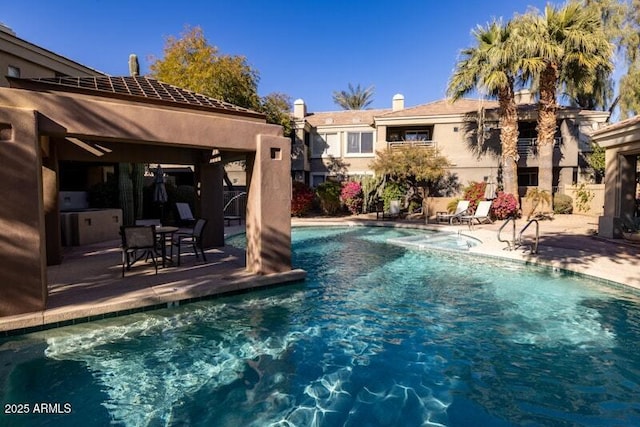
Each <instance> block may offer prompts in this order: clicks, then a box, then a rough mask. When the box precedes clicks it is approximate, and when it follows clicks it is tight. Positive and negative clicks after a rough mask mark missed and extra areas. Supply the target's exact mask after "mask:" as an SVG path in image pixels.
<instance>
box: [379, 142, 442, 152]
mask: <svg viewBox="0 0 640 427" xmlns="http://www.w3.org/2000/svg"><path fill="white" fill-rule="evenodd" d="M387 146H388V147H389V149H392V150H393V149H394V148H402V147H421V148H436V142H435V141H433V140H425V141H387Z"/></svg>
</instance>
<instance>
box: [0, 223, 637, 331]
mask: <svg viewBox="0 0 640 427" xmlns="http://www.w3.org/2000/svg"><path fill="white" fill-rule="evenodd" d="M597 221H598V218H597V217H592V216H585V215H556V216H555V217H554V218H553V219H550V220H544V221H540V222H539V225H540V244H539V247H538V254H530V253H529V250H528V247H521V248H518V249H516V250H511V251H510V250H506V249H505V248H506V247H507V245H506V244H505V243H501V242H499V241H498V240H497V230H498V228H499V227H500V226H501V225H502V224H503V221H498V222H496V223H493V224H482V225H477V226H475V227H473V229H472V230H470V229H469V227H468V226H467V225H453V226H450V225H448V224H425V223H424V220H396V221H388V220H385V221H382V220H379V221H378V220H376V218H375V215H373V216H371V215H358V216H351V217H342V218H321V217H315V218H302V219H299V218H293V219H292V225H293V226H304V225H320V226H322V225H325V226H326V225H370V226H385V227H409V228H426V229H437V230H443V231H451V232H455V233H458V232H459V233H460V234H464V235H466V236H470V237H473V238H475V239H478V240H479V241H480V242H481V243H480V244H479V245H478V246H475V247H473V248H471V250H470V252H472V253H476V254H479V255H483V256H491V257H498V258H505V259H511V260H514V261H521V262H528V263H533V264H542V265H548V266H553V267H557V268H561V269H564V270H569V271H574V272H577V273H581V274H586V275H589V276H593V277H596V278H599V279H603V280H607V281H611V282H616V283H619V284H622V285H626V286H629V287H630V288H633V289H635V290H638V291H640V244H633V243H630V242H626V241H623V240H605V239H601V238H598V237H597V236H595V232H596V230H597ZM524 224H526V221H524V220H518V222H517V231H516V232H519V229H520V228H521V227H523V226H524ZM243 231H244V226H232V227H227V228H225V233H226V234H227V235H233V234H236V233H239V232H243ZM509 233H510V226H508V229H505V232H503V234H504V235H507V234H509ZM530 236H531V233H529V232H527V233H526V234H525V237H527V238H528V237H530ZM207 261H208V262H207V263H206V264H205V263H203V262H202V261H196V260H195V258H194V257H193V256H190V257H187V258H186V259H185V262H184V264H183V265H182V266H181V267H175V266H170V267H168V268H164V269H159V270H158V274H157V275H156V274H154V271H153V267H152V266H146V267H145V266H140V267H138V266H134V268H133V270H132V271H131V272H128V273H127V276H126V277H125V278H124V279H122V278H121V276H120V275H121V264H120V250H119V249H118V242H106V243H103V244H96V245H89V246H83V247H75V248H68V250H67V252H66V254H65V260H64V262H63V263H62V264H61V265H59V266H52V267H49V269H48V276H49V299H48V302H47V309H46V310H44V311H40V312H36V313H28V314H23V315H18V316H7V317H3V318H0V334H2V333H4V334H9V333H11V334H15V333H22V332H27V331H29V330H33V329H34V328H35V329H37V328H42V327H55V326H64V325H67V324H72V323H75V322H85V321H90V320H97V319H100V318H102V317H109V316H114V315H118V314H127V313H130V312H134V311H140V310H145V309H152V308H158V307H162V306H165V307H166V306H168V305H171V304H173V303H174V302H175V301H184V300H195V299H198V298H205V297H209V296H214V295H220V294H224V293H229V292H243V291H249V290H251V289H256V288H261V287H266V286H273V285H278V284H285V283H293V282H299V281H301V280H303V279H304V277H305V272H304V271H303V270H292V271H290V272H287V273H282V274H276V275H267V276H256V275H252V274H250V273H248V272H246V270H245V264H244V263H245V261H244V251H242V250H239V249H236V248H232V247H228V246H225V247H224V248H217V249H211V250H209V251H207Z"/></svg>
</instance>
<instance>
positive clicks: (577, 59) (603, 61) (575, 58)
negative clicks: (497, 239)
mask: <svg viewBox="0 0 640 427" xmlns="http://www.w3.org/2000/svg"><path fill="white" fill-rule="evenodd" d="M521 20H522V22H521V25H522V26H523V28H524V31H525V32H526V34H527V37H525V40H527V41H528V44H527V56H528V57H529V58H530V65H531V67H529V68H528V69H527V70H526V72H525V73H526V74H527V75H528V77H531V78H532V79H533V81H534V83H535V87H537V88H538V91H539V99H540V100H539V104H538V126H537V130H538V162H539V163H538V165H539V166H538V187H539V189H540V190H541V191H548V192H549V193H551V192H552V186H553V146H554V141H555V134H556V122H557V111H558V102H557V95H558V94H559V91H560V89H562V88H563V87H566V86H567V83H568V82H569V81H570V82H571V83H570V86H571V87H577V88H582V89H584V88H588V85H590V84H591V85H592V84H593V82H594V76H596V75H597V73H602V72H603V70H607V69H609V68H610V67H611V54H612V46H611V44H610V43H609V42H608V40H607V37H606V35H605V33H604V31H603V27H602V21H601V19H600V16H599V15H598V14H597V12H596V10H595V9H594V8H590V7H584V5H582V4H581V3H579V2H577V1H574V2H571V3H568V4H567V5H565V6H564V7H562V8H560V9H557V8H556V7H554V6H552V5H548V6H547V7H546V8H545V11H544V14H543V15H540V14H539V13H537V12H530V13H528V14H527V15H524V16H523V17H521Z"/></svg>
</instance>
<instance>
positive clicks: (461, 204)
mask: <svg viewBox="0 0 640 427" xmlns="http://www.w3.org/2000/svg"><path fill="white" fill-rule="evenodd" d="M468 211H469V200H458V204H457V205H456V210H455V211H454V212H453V213H448V212H436V222H448V223H449V224H453V223H454V222H461V220H460V218H462V217H463V216H464V215H466V214H467V213H468Z"/></svg>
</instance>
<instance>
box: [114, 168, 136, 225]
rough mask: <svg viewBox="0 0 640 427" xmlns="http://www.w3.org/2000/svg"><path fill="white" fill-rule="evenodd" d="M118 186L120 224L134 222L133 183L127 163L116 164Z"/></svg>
mask: <svg viewBox="0 0 640 427" xmlns="http://www.w3.org/2000/svg"><path fill="white" fill-rule="evenodd" d="M118 187H119V190H120V208H121V209H122V225H133V224H135V221H136V220H135V211H134V206H133V183H132V181H131V166H130V165H129V163H119V164H118Z"/></svg>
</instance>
